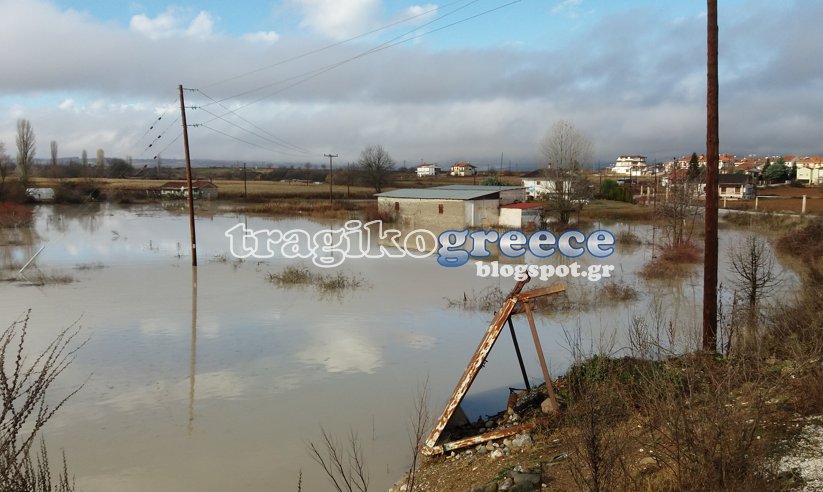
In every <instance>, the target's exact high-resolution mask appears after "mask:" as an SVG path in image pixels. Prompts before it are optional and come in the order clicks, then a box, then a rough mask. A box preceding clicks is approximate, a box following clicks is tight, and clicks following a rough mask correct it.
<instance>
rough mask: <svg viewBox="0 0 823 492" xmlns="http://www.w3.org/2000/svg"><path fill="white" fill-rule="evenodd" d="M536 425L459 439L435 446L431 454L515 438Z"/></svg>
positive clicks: (526, 425) (508, 428) (509, 428)
mask: <svg viewBox="0 0 823 492" xmlns="http://www.w3.org/2000/svg"><path fill="white" fill-rule="evenodd" d="M535 425H536V424H534V423H527V424H519V425H514V426H512V427H507V428H505V429H498V430H494V431H491V432H486V433H485V434H480V435H477V436H472V437H467V438H465V439H458V440H457V441H451V442H447V443H443V445H442V446H435V447H434V448H433V449H432V450H431V451H432V452H431V454H433V455H434V454H442V453H448V452H449V451H454V450H456V449H462V448H465V447H468V446H477V445H478V444H481V443H484V442H488V441H493V440H495V439H503V438H505V437H509V436H513V435H515V434H520V433H521V432H526V431H528V430H531V429H533V428H534V427H535Z"/></svg>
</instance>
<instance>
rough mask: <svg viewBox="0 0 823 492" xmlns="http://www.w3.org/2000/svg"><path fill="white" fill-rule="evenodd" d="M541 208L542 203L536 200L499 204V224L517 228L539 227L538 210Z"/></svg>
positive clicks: (539, 216)
mask: <svg viewBox="0 0 823 492" xmlns="http://www.w3.org/2000/svg"><path fill="white" fill-rule="evenodd" d="M542 209H543V204H542V203H537V202H528V203H510V204H508V205H501V206H500V221H499V222H500V224H499V225H501V226H503V227H514V228H517V229H520V228H524V227H526V228H528V227H539V226H540V221H541V215H540V211H541V210H542Z"/></svg>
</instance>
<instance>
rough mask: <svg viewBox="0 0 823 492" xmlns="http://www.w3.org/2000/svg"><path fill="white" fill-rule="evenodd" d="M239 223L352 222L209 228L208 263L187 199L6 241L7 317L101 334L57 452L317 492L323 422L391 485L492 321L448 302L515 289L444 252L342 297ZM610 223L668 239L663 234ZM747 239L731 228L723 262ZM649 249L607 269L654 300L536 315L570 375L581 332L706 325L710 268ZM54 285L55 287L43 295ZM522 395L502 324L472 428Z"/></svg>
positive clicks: (54, 433) (0, 238) (98, 477)
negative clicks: (703, 270) (417, 426)
mask: <svg viewBox="0 0 823 492" xmlns="http://www.w3.org/2000/svg"><path fill="white" fill-rule="evenodd" d="M238 223H243V224H244V225H245V226H246V227H248V228H249V229H254V230H260V229H278V230H281V231H285V230H290V229H303V230H307V231H309V232H314V231H318V230H321V229H325V228H330V227H339V226H340V225H341V224H340V223H337V222H329V221H314V220H308V219H289V220H275V219H267V218H261V217H251V216H250V217H244V216H237V215H230V214H219V213H216V214H215V213H211V214H209V215H208V216H202V217H198V219H197V237H198V257H199V263H200V266H199V267H198V268H197V269H196V272H195V271H194V270H193V269H192V268H191V266H190V257H189V256H188V250H189V245H188V244H189V243H188V240H189V239H188V237H189V236H188V235H189V229H188V219H187V216H186V215H185V214H184V213H183V210H182V209H180V208H178V207H177V206H175V207H174V208H164V207H162V206H159V205H151V206H130V207H121V206H116V205H105V204H104V205H83V206H70V207H61V206H48V205H47V206H39V207H37V209H36V220H35V223H34V225H33V226H32V227H31V228H30V229H26V230H17V231H14V230H11V231H9V230H6V231H0V234H1V235H0V266H2V277H3V278H6V279H11V280H6V281H4V282H2V283H0V289H2V295H0V312H2V313H3V319H2V320H1V321H2V322H3V323H4V324H5V325H8V324H9V323H10V322H11V321H12V320H14V319H16V318H18V317H20V316H22V315H23V314H24V312H25V311H26V310H27V309H31V322H30V328H29V339H28V343H27V347H28V349H29V350H31V351H34V350H38V349H39V348H42V347H43V346H44V345H45V344H46V343H48V342H49V341H50V340H51V339H52V338H53V337H54V336H55V335H56V333H57V332H58V331H59V330H61V329H62V328H64V327H66V326H68V325H70V324H72V323H78V324H79V325H81V326H82V334H83V335H84V336H87V337H89V340H88V343H87V344H86V345H85V346H84V347H83V348H82V349H81V350H80V351H79V352H78V354H77V358H76V360H75V361H74V363H73V364H72V365H71V366H70V367H69V368H68V369H67V371H66V372H65V373H64V374H62V375H61V377H60V378H59V379H58V381H57V383H55V385H54V386H53V387H52V396H53V398H59V397H60V396H61V395H64V394H65V393H66V392H68V391H70V389H71V388H73V387H75V386H76V385H78V384H82V383H85V386H84V387H83V389H82V390H81V391H80V392H79V393H78V394H77V395H75V396H74V397H73V398H72V399H71V400H69V402H68V403H67V404H66V405H65V406H64V407H63V408H62V409H61V410H60V411H59V412H58V413H57V415H56V416H55V417H54V418H53V420H52V421H51V422H49V424H48V425H47V426H46V427H45V438H46V441H47V443H48V445H49V448H50V450H51V452H52V454H53V456H58V453H59V450H60V449H61V448H62V449H65V451H66V454H67V458H68V463H69V467H70V470H71V472H72V473H73V474H74V475H75V476H76V480H77V485H78V486H79V488H80V489H82V490H84V491H85V492H97V491H110V490H118V491H122V492H129V491H145V490H169V491H222V490H249V491H252V490H274V491H289V490H296V489H297V482H298V476H299V474H300V472H301V470H302V476H303V484H302V486H303V490H311V491H321V492H322V491H325V490H331V489H330V488H329V486H328V484H327V483H326V478H325V476H324V475H323V474H322V472H321V470H320V468H319V467H318V465H316V464H315V463H314V462H313V461H312V460H311V458H310V456H309V454H308V453H307V443H308V442H310V441H314V442H318V441H319V440H320V429H321V427H322V428H324V429H326V430H327V431H329V432H330V433H332V434H334V435H336V436H339V437H340V438H341V439H343V438H345V437H346V436H347V435H348V434H349V432H350V431H354V432H356V433H357V435H358V437H359V440H360V442H361V443H362V445H363V451H364V454H365V456H366V460H367V463H368V469H369V473H370V475H371V486H372V489H373V490H386V489H387V488H388V487H389V485H390V484H391V483H393V482H394V481H395V480H396V479H397V478H399V477H400V476H401V475H402V473H403V471H404V470H405V467H406V466H407V465H408V463H409V461H410V451H409V446H408V434H407V422H408V421H409V417H410V413H411V409H412V407H413V401H414V398H415V395H416V393H417V390H418V388H419V387H420V386H421V385H422V384H423V383H424V382H425V381H426V380H428V386H429V391H430V394H431V401H430V408H431V412H432V416H433V418H436V417H437V416H438V415H439V413H440V411H442V408H443V405H444V403H445V401H446V400H447V399H448V397H449V396H450V394H451V392H452V390H453V388H454V385H455V384H456V383H457V380H458V378H459V376H460V375H461V373H462V371H463V369H464V368H465V365H466V364H467V362H468V361H469V359H470V357H471V354H472V353H473V351H474V349H475V347H476V345H477V343H478V342H479V341H480V339H481V338H482V336H483V333H484V331H485V329H486V328H487V326H488V323H489V321H490V320H491V318H492V314H491V313H487V312H478V311H471V310H469V311H467V310H462V309H455V308H449V307H448V302H447V300H446V298H451V299H462V298H463V296H464V293H465V295H466V296H467V297H472V296H473V295H475V294H477V293H479V292H481V291H483V290H484V289H487V288H493V287H499V288H500V289H502V290H503V291H506V292H507V291H508V290H509V289H511V287H512V286H513V285H514V281H513V280H512V279H493V278H478V277H477V276H476V273H475V267H474V266H473V265H472V264H471V263H469V264H467V265H465V266H463V267H459V268H445V267H442V266H439V265H438V264H437V262H436V261H435V260H434V258H425V259H416V258H409V257H406V258H380V259H362V258H361V259H351V258H350V259H347V260H346V261H345V262H344V263H343V264H342V265H341V266H339V267H337V269H338V270H340V271H343V272H346V273H348V274H353V275H357V276H359V277H361V278H362V279H364V280H365V283H366V284H367V285H365V286H363V287H362V288H359V289H356V290H349V291H344V292H341V293H340V294H339V295H331V296H329V295H323V294H321V293H318V292H317V291H316V290H314V289H313V288H311V287H308V288H282V287H277V286H275V285H273V284H272V283H271V282H269V281H268V280H267V274H268V273H276V272H279V271H281V270H282V269H283V268H284V267H285V266H286V265H289V264H295V263H300V264H304V265H309V262H308V261H307V260H294V259H286V258H283V257H275V258H270V259H262V260H255V259H251V258H249V259H245V260H243V261H238V260H235V259H233V258H232V257H231V255H230V251H229V247H230V245H229V240H228V238H227V237H226V236H225V232H226V231H227V230H228V229H230V228H231V227H233V226H235V225H237V224H238ZM601 226H602V227H603V228H604V229H608V230H611V231H613V232H615V233H616V232H618V231H620V230H626V229H627V228H631V229H632V230H633V231H634V232H635V233H636V234H638V235H639V236H641V237H650V235H651V231H650V228H649V227H648V226H637V225H634V226H626V225H623V224H602V225H601ZM740 234H742V233H740V232H736V231H724V233H723V234H722V235H721V241H722V242H721V258H724V259H725V254H724V252H725V247H726V246H725V245H726V244H728V243H730V242H734V241H736V240H737V239H738V238H739V237H740ZM43 246H45V248H44V249H43V250H42V251H41V252H40V255H39V256H38V257H37V258H36V260H35V261H34V262H33V263H32V266H29V268H27V269H26V271H25V272H24V274H25V275H26V277H27V278H29V279H31V280H33V282H27V281H25V280H24V279H20V278H16V276H17V270H18V269H19V268H20V267H21V266H22V265H23V264H24V263H26V261H28V259H29V258H31V257H32V256H33V255H34V254H35V253H36V252H37V251H38V250H39V249H40V248H41V247H43ZM651 254H652V251H651V246H649V245H642V246H634V247H622V246H621V247H619V248H618V251H617V252H616V253H615V254H614V255H613V256H611V257H609V258H606V259H605V260H601V261H602V263H606V264H611V265H614V266H615V272H614V276H615V278H616V279H617V280H618V281H619V282H621V283H623V284H626V285H630V286H632V287H634V288H635V289H637V290H638V291H639V292H640V298H639V299H638V300H637V301H633V302H629V303H622V304H602V303H596V302H590V303H589V304H592V305H591V306H589V307H587V308H586V309H584V310H582V311H581V310H574V309H573V310H571V311H569V312H564V313H559V314H555V315H552V316H541V317H539V318H538V329H539V331H540V337H541V342H542V345H543V347H544V350H545V352H546V356H547V358H548V359H549V363H550V366H551V367H550V370H551V372H552V373H553V374H554V375H555V376H556V375H558V374H559V373H560V372H562V371H563V370H564V369H565V368H566V367H567V366H568V364H569V361H570V359H571V355H570V350H569V345H570V343H569V341H568V340H569V339H570V338H572V339H573V338H575V334H576V333H579V334H580V337H581V340H582V342H581V343H580V347H582V348H583V349H585V350H587V351H597V350H599V349H600V350H607V351H610V352H613V353H620V351H621V349H623V348H625V346H626V344H627V342H626V335H625V327H626V326H627V325H628V322H629V319H630V318H631V317H632V316H633V315H635V314H645V313H648V311H649V308H648V306H649V304H650V303H653V302H657V303H658V304H660V305H662V309H663V310H664V312H665V315H666V316H667V317H668V319H671V320H673V321H674V322H675V323H676V324H678V325H679V326H682V333H681V334H680V336H681V337H682V339H683V343H684V345H685V344H686V343H688V339H689V338H690V337H691V335H690V333H692V334H693V333H696V327H695V322H694V319H695V315H696V313H699V312H700V311H699V310H700V308H699V306H700V302H701V301H700V297H701V292H702V286H701V283H700V275H699V268H700V267H699V266H698V267H696V272H697V274H696V275H695V276H694V277H692V278H690V279H687V280H684V281H682V282H675V283H651V284H649V283H646V282H644V281H642V280H640V279H639V278H638V277H636V276H635V273H634V272H635V271H637V270H638V269H639V268H640V267H641V266H642V265H643V264H644V263H645V262H647V261H648V260H649V259H650V257H651ZM560 260H562V259H560ZM577 260H578V261H579V262H580V263H582V264H591V263H594V262H593V261H592V260H593V259H592V258H591V257H585V256H584V257H581V258H578V259H577ZM725 268H726V267H725V266H723V265H721V277H724V276H725ZM39 280H43V281H44V283H45V285H35V284H39V283H40V281H39ZM69 280H70V281H69ZM566 280H567V283H568V284H569V289H570V291H571V292H572V294H570V297H574V296H583V297H586V296H589V297H592V296H593V295H594V294H593V292H594V290H595V289H596V285H597V283H596V282H589V281H588V280H584V279H566ZM650 293H654V294H653V295H652V294H650ZM518 318H520V317H518ZM515 327H516V328H517V331H518V334H519V339H520V340H519V341H520V344H521V349H522V350H523V353H524V358H525V359H526V365H527V370H528V372H529V376H530V378H531V380H532V381H533V382H538V381H539V374H540V370H539V366H538V363H537V357H536V355H535V351H534V346H533V344H531V341H530V338H531V337H530V335H529V331H528V328H527V324H526V322H525V320H524V319H516V321H515ZM691 338H692V339H693V337H691ZM522 384H523V383H522V377H521V375H520V372H519V369H518V366H517V363H516V359H515V356H514V351H513V349H512V343H511V339H510V337H509V335H508V333H507V331H504V332H503V334H502V335H501V337H500V340H499V341H498V342H497V344H496V346H495V347H494V349H493V350H492V352H491V356H490V358H489V362H488V364H487V365H486V366H485V368H484V369H483V370H482V371H481V373H480V375H479V376H478V378H477V380H476V382H475V384H474V385H473V387H472V389H471V391H470V393H469V396H468V397H467V398H466V400H465V402H464V407H465V409H466V411H467V413H468V414H469V416H470V417H476V416H477V415H481V414H486V413H493V412H496V411H497V410H501V409H502V408H503V406H504V405H505V400H506V396H507V389H506V387H508V386H518V387H522Z"/></svg>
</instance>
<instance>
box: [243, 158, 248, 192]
mask: <svg viewBox="0 0 823 492" xmlns="http://www.w3.org/2000/svg"><path fill="white" fill-rule="evenodd" d="M248 197H249V189H248V188H247V187H246V163H245V162H244V163H243V199H244V200H245V199H246V198H248Z"/></svg>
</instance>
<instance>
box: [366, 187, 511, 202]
mask: <svg viewBox="0 0 823 492" xmlns="http://www.w3.org/2000/svg"><path fill="white" fill-rule="evenodd" d="M522 189H524V188H523V187H522V186H475V185H447V186H435V187H433V188H402V189H399V190H392V191H384V192H383V193H377V194H375V195H374V196H378V197H384V198H417V199H421V200H477V199H480V198H484V197H489V198H497V197H498V196H499V193H500V192H501V191H511V190H522Z"/></svg>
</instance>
